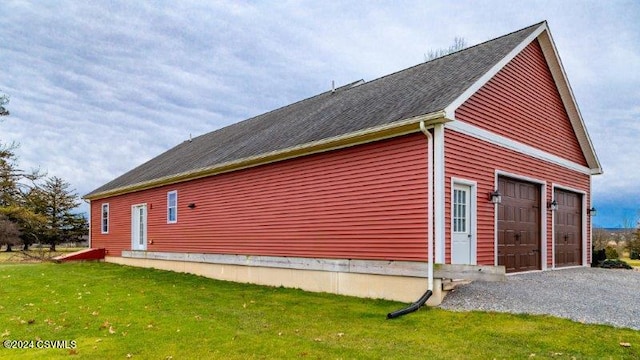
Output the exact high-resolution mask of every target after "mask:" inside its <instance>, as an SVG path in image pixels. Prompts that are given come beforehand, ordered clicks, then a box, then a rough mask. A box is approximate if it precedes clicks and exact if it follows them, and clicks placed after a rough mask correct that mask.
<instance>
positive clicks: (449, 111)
mask: <svg viewBox="0 0 640 360" xmlns="http://www.w3.org/2000/svg"><path fill="white" fill-rule="evenodd" d="M546 28H547V26H546V23H543V24H540V26H539V27H538V28H537V29H536V30H535V31H534V32H532V33H531V34H530V35H529V36H527V38H526V39H524V40H523V41H522V42H521V43H520V44H519V45H518V46H516V47H515V48H514V49H513V50H511V52H510V53H509V54H507V56H505V57H504V58H503V59H502V60H500V61H499V62H497V63H496V64H495V65H493V67H492V68H491V69H490V70H489V71H487V72H486V73H485V74H484V75H483V76H482V77H481V78H480V79H478V81H476V82H475V83H474V84H473V85H471V86H470V87H469V88H468V89H467V90H466V91H465V92H463V93H462V94H461V95H460V96H458V98H456V99H455V100H454V101H453V102H452V103H451V104H449V106H447V107H446V108H445V109H444V111H445V114H446V117H447V118H449V119H453V118H454V116H455V112H456V110H457V109H458V108H459V107H460V106H461V105H462V104H464V102H465V101H467V100H469V98H470V97H471V96H473V94H475V93H476V92H478V90H480V88H481V87H483V86H484V85H485V84H486V83H487V82H489V80H491V78H493V77H494V76H495V75H496V74H497V73H498V72H499V71H500V70H502V68H503V67H505V66H506V65H507V64H508V63H509V61H511V60H512V59H513V58H514V57H516V56H517V55H518V54H519V53H520V52H521V51H522V50H524V48H526V47H527V46H528V45H529V44H530V43H531V42H532V41H533V40H534V39H535V38H537V37H538V35H540V34H541V33H542V32H543V31H544V30H546Z"/></svg>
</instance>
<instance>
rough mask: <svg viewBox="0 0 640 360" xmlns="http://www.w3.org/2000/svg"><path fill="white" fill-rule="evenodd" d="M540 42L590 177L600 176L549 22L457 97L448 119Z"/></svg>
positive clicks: (447, 108)
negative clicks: (525, 49) (519, 56)
mask: <svg viewBox="0 0 640 360" xmlns="http://www.w3.org/2000/svg"><path fill="white" fill-rule="evenodd" d="M536 38H537V39H538V41H539V43H540V46H541V48H542V52H543V54H544V57H545V59H546V61H547V66H549V70H550V71H551V75H552V76H553V79H554V81H555V84H556V88H557V89H558V93H559V94H560V98H561V99H562V102H563V104H564V107H565V111H567V115H568V116H569V120H570V121H571V125H572V127H573V130H574V132H575V134H576V137H577V139H578V143H579V144H580V148H581V149H582V153H583V154H584V156H585V159H586V160H587V164H588V166H589V168H590V171H589V172H588V174H590V175H598V174H602V166H601V165H600V161H599V160H598V157H597V155H596V153H595V150H594V148H593V143H592V142H591V138H590V137H589V134H588V133H587V130H586V126H585V123H584V121H583V119H582V115H581V114H580V110H579V109H578V105H577V103H576V100H575V97H574V96H573V91H572V90H571V86H570V85H569V81H568V80H567V75H566V73H565V71H564V68H563V67H562V62H561V61H560V57H559V56H558V51H557V49H556V47H555V44H554V42H553V39H552V38H551V33H550V32H549V28H548V27H547V23H546V22H544V23H542V24H540V26H539V27H538V28H537V29H536V30H535V31H533V32H532V33H531V34H530V35H529V36H528V37H527V38H526V39H524V40H523V41H522V42H521V43H520V44H519V45H518V46H516V47H515V48H514V49H513V50H512V51H511V52H510V53H509V54H508V55H507V56H505V57H504V58H503V59H502V60H500V61H499V62H498V63H496V64H495V65H494V66H493V67H492V68H491V69H490V70H489V71H488V72H487V73H485V74H484V75H483V76H482V77H481V78H480V79H478V81H476V82H475V83H474V84H473V85H472V86H470V87H469V88H468V89H467V90H466V91H465V92H464V93H462V94H461V95H460V96H458V98H456V99H455V100H454V101H453V102H452V103H451V104H449V106H447V107H446V108H445V114H446V115H445V116H446V118H448V119H451V120H454V119H455V112H456V110H457V109H458V108H459V107H460V106H461V105H462V104H463V103H464V102H465V101H467V100H468V99H469V98H470V97H471V96H473V94H475V93H476V92H477V91H478V90H480V88H481V87H483V86H484V85H485V84H486V83H487V82H489V80H491V78H493V77H494V76H495V75H496V74H497V73H498V72H499V71H500V70H502V68H503V67H504V66H506V65H507V64H508V63H509V62H510V61H511V60H513V58H515V57H516V56H517V55H518V54H519V53H520V52H521V51H522V50H524V48H526V47H527V46H529V44H530V43H531V42H532V41H533V40H535V39H536Z"/></svg>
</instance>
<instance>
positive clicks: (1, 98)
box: [0, 94, 9, 116]
mask: <svg viewBox="0 0 640 360" xmlns="http://www.w3.org/2000/svg"><path fill="white" fill-rule="evenodd" d="M8 103H9V95H7V94H0V116H8V115H9V110H7V109H6V108H5V107H4V106H5V105H6V104H8Z"/></svg>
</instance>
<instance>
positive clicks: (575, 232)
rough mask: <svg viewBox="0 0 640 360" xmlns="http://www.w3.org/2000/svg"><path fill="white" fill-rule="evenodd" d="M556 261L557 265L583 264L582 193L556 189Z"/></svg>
mask: <svg viewBox="0 0 640 360" xmlns="http://www.w3.org/2000/svg"><path fill="white" fill-rule="evenodd" d="M554 199H555V200H556V202H557V203H558V208H557V209H556V211H555V214H554V230H555V231H554V262H555V266H556V267H563V266H576V265H581V264H582V211H583V209H582V195H581V194H578V193H574V192H571V191H566V190H560V189H555V190H554Z"/></svg>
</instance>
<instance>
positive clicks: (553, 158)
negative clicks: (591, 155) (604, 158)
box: [444, 120, 593, 175]
mask: <svg viewBox="0 0 640 360" xmlns="http://www.w3.org/2000/svg"><path fill="white" fill-rule="evenodd" d="M444 126H445V128H446V129H449V130H453V131H457V132H459V133H462V134H465V135H469V136H471V137H474V138H476V139H479V140H482V141H486V142H488V143H491V144H493V145H497V146H500V147H503V148H507V149H509V150H513V151H517V152H519V153H521V154H524V155H528V156H531V157H534V158H536V159H540V160H544V161H548V162H550V163H552V164H555V165H559V166H562V167H564V168H567V169H569V170H573V171H577V172H580V173H582V174H585V175H593V172H592V170H591V169H589V168H588V167H586V166H583V165H580V164H577V163H575V162H573V161H571V160H567V159H565V158H561V157H560V156H557V155H554V154H551V153H548V152H546V151H544V150H540V149H538V148H534V147H533V146H530V145H526V144H523V143H521V142H519V141H516V140H513V139H510V138H508V137H506V136H502V135H498V134H496V133H494V132H491V131H489V130H485V129H482V128H480V127H478V126H475V125H471V124H468V123H465V122H463V121H460V120H457V121H454V122H449V123H446V124H444Z"/></svg>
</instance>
